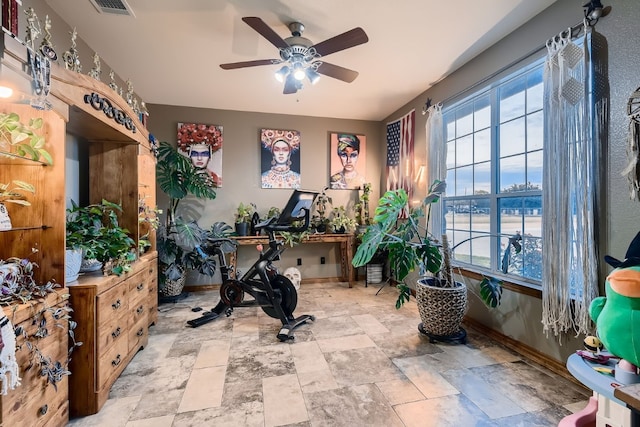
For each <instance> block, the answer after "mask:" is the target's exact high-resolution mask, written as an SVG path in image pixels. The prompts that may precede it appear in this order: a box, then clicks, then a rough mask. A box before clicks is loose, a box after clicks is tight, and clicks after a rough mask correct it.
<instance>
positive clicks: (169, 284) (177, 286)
mask: <svg viewBox="0 0 640 427" xmlns="http://www.w3.org/2000/svg"><path fill="white" fill-rule="evenodd" d="M160 268H161V269H164V268H166V265H161V266H160ZM163 273H164V272H163ZM186 279H187V271H186V270H182V275H181V276H180V277H179V278H178V279H177V280H171V279H169V278H168V277H166V276H165V280H164V282H163V283H162V284H161V286H160V287H159V288H158V293H159V294H160V296H161V297H165V298H171V297H177V296H178V295H180V294H181V293H182V290H183V289H184V282H185V280H186Z"/></svg>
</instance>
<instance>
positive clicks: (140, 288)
mask: <svg viewBox="0 0 640 427" xmlns="http://www.w3.org/2000/svg"><path fill="white" fill-rule="evenodd" d="M136 289H137V290H139V291H141V290H143V289H144V283H140V284H139V285H138V286H136Z"/></svg>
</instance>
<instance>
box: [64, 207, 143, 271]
mask: <svg viewBox="0 0 640 427" xmlns="http://www.w3.org/2000/svg"><path fill="white" fill-rule="evenodd" d="M71 205H72V207H71V208H69V209H67V225H66V229H67V230H66V231H67V234H66V246H67V249H78V248H80V249H82V250H83V254H84V258H85V259H96V260H98V261H100V262H102V263H104V264H105V265H104V267H103V270H104V272H105V273H106V274H115V275H118V276H119V275H121V274H122V273H124V272H126V271H129V270H130V269H131V264H132V263H133V262H134V261H135V260H136V255H135V252H134V249H135V241H134V240H133V239H132V238H131V237H129V230H127V229H126V228H122V227H120V226H119V224H118V214H117V213H118V212H122V207H121V206H120V205H118V204H116V203H112V202H109V201H107V200H104V199H103V200H102V202H101V203H96V204H91V205H88V206H84V207H80V206H78V205H77V204H76V203H75V202H74V201H73V200H72V201H71Z"/></svg>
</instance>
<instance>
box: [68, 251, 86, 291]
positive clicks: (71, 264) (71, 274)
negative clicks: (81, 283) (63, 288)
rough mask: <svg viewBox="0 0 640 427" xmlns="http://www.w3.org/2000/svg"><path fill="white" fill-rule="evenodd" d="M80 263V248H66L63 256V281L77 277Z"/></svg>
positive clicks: (71, 280) (70, 280) (69, 280)
mask: <svg viewBox="0 0 640 427" xmlns="http://www.w3.org/2000/svg"><path fill="white" fill-rule="evenodd" d="M81 265H82V249H67V250H66V251H65V256H64V282H65V283H69V282H73V281H74V280H77V279H78V275H79V274H80V266H81Z"/></svg>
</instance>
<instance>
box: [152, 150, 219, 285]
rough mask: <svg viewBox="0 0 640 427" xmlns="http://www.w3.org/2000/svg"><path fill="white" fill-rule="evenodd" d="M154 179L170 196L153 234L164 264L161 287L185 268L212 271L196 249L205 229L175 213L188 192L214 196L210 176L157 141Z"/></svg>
mask: <svg viewBox="0 0 640 427" xmlns="http://www.w3.org/2000/svg"><path fill="white" fill-rule="evenodd" d="M156 179H157V181H158V185H159V187H160V189H161V190H162V191H163V192H164V193H165V194H167V196H169V207H168V208H167V209H166V218H165V222H164V224H163V225H161V226H160V227H159V228H158V234H157V237H156V246H157V248H158V259H159V261H160V262H161V264H162V267H163V268H161V269H160V270H161V271H160V287H162V286H163V285H164V283H165V281H166V279H167V278H168V279H171V280H177V279H178V278H179V277H180V276H181V275H182V274H184V272H185V270H186V269H187V268H194V267H196V268H197V269H198V270H199V271H200V272H201V273H203V274H209V275H213V271H215V270H214V266H212V265H211V264H210V262H208V261H207V260H205V259H203V258H202V256H201V255H200V254H199V252H198V248H199V246H198V245H199V244H200V243H201V242H202V240H203V239H204V238H206V235H205V234H203V233H206V231H207V230H203V229H202V228H200V227H199V226H198V224H197V223H196V222H195V221H184V220H183V219H182V218H180V217H179V216H177V210H178V206H179V204H180V202H181V201H182V200H184V199H185V198H186V197H187V196H193V197H196V198H199V199H208V200H213V199H215V198H216V192H215V183H214V181H213V179H212V178H211V177H210V176H209V174H208V173H207V171H206V170H205V169H199V168H196V167H195V166H194V165H193V163H191V160H190V159H189V158H187V157H185V156H183V155H182V154H180V153H179V152H178V150H177V148H176V147H174V146H172V145H171V144H169V143H168V142H160V144H159V147H158V163H157V165H156ZM199 259H201V260H202V261H199Z"/></svg>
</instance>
